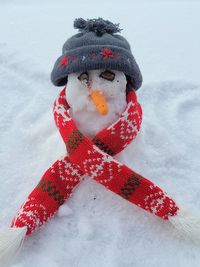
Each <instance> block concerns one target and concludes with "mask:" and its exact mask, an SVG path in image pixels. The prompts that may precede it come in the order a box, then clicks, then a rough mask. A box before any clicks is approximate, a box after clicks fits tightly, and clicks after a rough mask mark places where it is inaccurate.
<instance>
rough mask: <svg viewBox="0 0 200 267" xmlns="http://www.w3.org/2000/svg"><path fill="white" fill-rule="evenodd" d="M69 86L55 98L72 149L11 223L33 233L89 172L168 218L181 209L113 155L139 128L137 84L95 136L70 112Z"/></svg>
mask: <svg viewBox="0 0 200 267" xmlns="http://www.w3.org/2000/svg"><path fill="white" fill-rule="evenodd" d="M65 94H66V88H64V89H63V90H62V91H61V93H60V94H59V96H58V97H57V99H56V100H55V102H54V108H53V113H54V119H55V123H56V126H57V128H58V130H59V132H60V134H61V137H62V139H63V141H64V143H65V145H66V149H67V155H66V156H64V157H62V158H60V159H59V160H57V161H56V162H55V163H54V164H52V166H51V167H50V168H49V169H48V170H47V171H46V172H45V173H44V175H43V176H42V177H41V179H40V181H39V183H38V184H37V186H36V187H35V188H34V190H33V191H32V192H31V193H30V194H29V196H28V198H27V200H26V201H25V203H24V204H23V205H22V206H21V208H20V209H19V211H18V213H17V214H16V216H15V217H14V219H13V220H12V224H11V226H12V227H24V226H26V227H27V234H31V233H32V232H33V231H35V230H36V229H37V228H38V227H40V226H41V225H43V224H44V223H45V222H46V221H47V220H48V219H49V218H50V217H52V216H53V215H54V214H55V213H56V211H57V210H58V208H59V207H60V206H61V205H62V204H63V203H64V201H65V200H66V199H68V198H69V197H70V196H71V194H72V192H73V190H74V188H75V187H76V186H77V185H78V184H79V183H80V182H81V181H82V180H83V179H84V176H85V175H87V176H90V177H91V178H92V179H94V180H95V181H97V182H98V183H100V184H101V185H102V186H104V187H105V188H106V189H109V190H111V191H112V192H114V193H116V194H117V195H119V196H121V197H122V198H124V199H126V200H128V201H130V202H131V203H133V204H135V205H137V206H138V207H140V208H143V209H144V210H146V211H148V212H150V213H153V214H155V215H156V216H159V217H161V218H163V219H164V220H168V219H169V216H174V215H176V214H177V211H178V210H179V208H178V206H177V204H176V203H175V202H174V200H173V199H171V198H170V197H169V196H168V195H167V194H166V192H164V191H163V190H162V189H161V188H159V187H158V186H157V185H155V184H154V183H153V182H151V181H150V180H148V179H147V178H145V177H143V176H142V175H140V174H138V173H136V172H135V171H134V170H132V169H130V168H129V167H127V166H126V165H125V164H122V163H120V162H119V161H117V160H115V159H114V158H113V156H114V155H116V154H117V153H119V152H121V151H122V150H123V149H124V148H125V147H126V146H127V145H128V144H130V142H132V141H133V140H134V139H135V137H136V136H137V133H138V132H139V130H140V126H141V122H142V109H141V106H140V104H139V103H138V101H137V96H136V94H135V92H134V90H131V91H129V92H128V94H127V107H126V110H125V111H124V112H123V113H122V114H121V116H120V118H119V119H118V120H117V121H115V122H114V123H113V124H112V125H110V126H109V127H107V128H105V129H103V130H101V131H100V132H99V133H98V134H97V135H96V136H95V137H94V138H93V139H92V140H90V139H88V138H87V137H86V136H84V135H83V134H82V133H81V131H80V130H79V129H78V128H77V127H76V124H75V123H74V121H73V119H72V118H71V117H70V115H69V108H70V107H69V105H68V103H67V101H66V95H65Z"/></svg>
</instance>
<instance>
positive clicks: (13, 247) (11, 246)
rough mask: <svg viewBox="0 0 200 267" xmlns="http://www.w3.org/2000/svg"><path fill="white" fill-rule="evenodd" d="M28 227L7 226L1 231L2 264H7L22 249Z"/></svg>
mask: <svg viewBox="0 0 200 267" xmlns="http://www.w3.org/2000/svg"><path fill="white" fill-rule="evenodd" d="M26 231H27V227H21V228H7V229H5V230H3V231H1V232H0V266H2V267H3V266H7V265H8V264H10V263H11V262H12V260H13V259H14V257H15V256H16V255H17V253H18V252H19V251H20V249H21V247H22V245H23V242H24V239H25V236H26Z"/></svg>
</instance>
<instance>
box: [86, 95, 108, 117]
mask: <svg viewBox="0 0 200 267" xmlns="http://www.w3.org/2000/svg"><path fill="white" fill-rule="evenodd" d="M90 97H91V100H92V101H93V103H94V105H95V107H96V110H97V111H98V112H99V113H100V114H101V115H106V114H107V113H108V104H107V102H106V99H105V97H104V95H103V93H102V92H101V91H100V90H91V92H90Z"/></svg>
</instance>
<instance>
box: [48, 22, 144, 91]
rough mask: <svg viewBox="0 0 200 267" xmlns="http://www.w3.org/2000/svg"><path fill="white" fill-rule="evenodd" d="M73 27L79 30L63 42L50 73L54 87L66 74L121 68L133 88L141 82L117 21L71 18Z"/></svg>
mask: <svg viewBox="0 0 200 267" xmlns="http://www.w3.org/2000/svg"><path fill="white" fill-rule="evenodd" d="M74 28H76V29H79V33H77V34H75V35H73V36H72V37H71V38H69V39H68V40H67V41H66V42H65V43H64V45H63V50H62V56H60V57H59V58H58V59H57V60H56V62H55V65H54V68H53V70H52V72H51V81H52V82H53V84H54V85H56V86H63V85H65V84H66V83H67V75H68V74H70V73H74V72H81V71H87V70H94V69H113V70H118V71H123V72H124V73H125V74H126V75H127V76H128V77H129V78H130V79H131V81H132V83H133V86H134V89H135V90H137V89H138V88H139V87H140V86H141V84H142V75H141V72H140V69H139V66H138V64H137V63H136V61H135V58H134V57H133V54H132V52H131V48H130V45H129V43H128V41H127V40H126V39H125V38H124V37H123V36H121V35H119V34H116V33H118V32H120V31H121V29H119V24H113V23H112V22H110V21H108V20H103V19H102V18H98V19H87V20H84V19H82V18H78V19H75V21H74Z"/></svg>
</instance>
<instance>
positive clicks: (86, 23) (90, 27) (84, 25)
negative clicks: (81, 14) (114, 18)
mask: <svg viewBox="0 0 200 267" xmlns="http://www.w3.org/2000/svg"><path fill="white" fill-rule="evenodd" d="M74 28H75V29H79V31H80V32H95V33H96V34H97V35H99V36H101V35H103V34H104V33H109V34H114V33H117V32H121V30H122V29H120V28H119V23H117V24H114V23H112V22H111V21H109V20H104V19H102V18H98V19H87V20H84V19H83V18H77V19H75V21H74Z"/></svg>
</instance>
